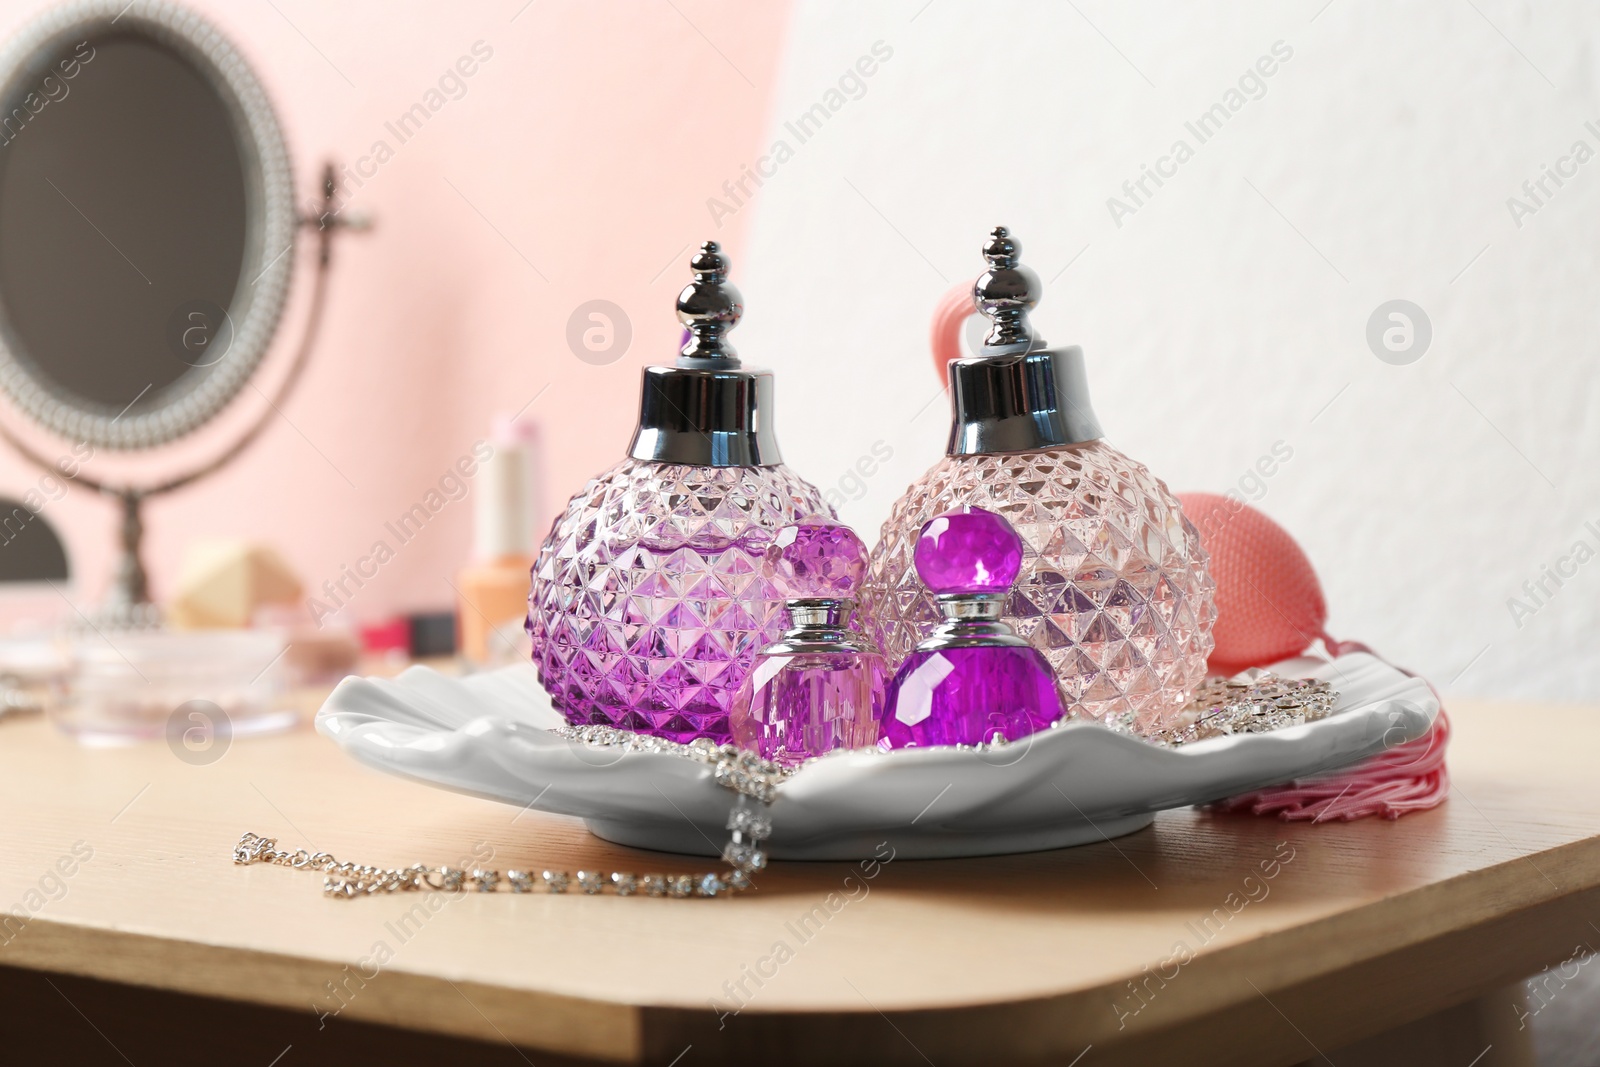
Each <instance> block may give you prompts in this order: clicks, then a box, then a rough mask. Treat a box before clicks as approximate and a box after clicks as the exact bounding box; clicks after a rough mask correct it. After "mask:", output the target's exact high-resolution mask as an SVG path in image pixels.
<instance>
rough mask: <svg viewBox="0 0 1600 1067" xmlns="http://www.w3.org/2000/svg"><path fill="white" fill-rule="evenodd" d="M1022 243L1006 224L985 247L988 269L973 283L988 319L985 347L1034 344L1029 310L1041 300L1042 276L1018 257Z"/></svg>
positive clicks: (992, 234)
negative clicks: (1040, 283)
mask: <svg viewBox="0 0 1600 1067" xmlns="http://www.w3.org/2000/svg"><path fill="white" fill-rule="evenodd" d="M1021 252H1022V245H1021V244H1020V243H1018V241H1017V240H1016V238H1014V237H1012V236H1011V232H1010V231H1009V230H1007V229H1006V228H1005V227H1004V226H996V227H995V228H994V229H993V230H992V231H991V232H990V234H989V241H988V243H987V244H985V245H984V246H983V258H984V259H986V260H988V261H989V269H988V270H986V271H984V272H983V273H982V274H980V275H978V280H977V281H976V282H973V283H972V301H973V303H974V304H976V305H977V308H978V310H979V311H981V312H983V313H984V314H985V315H986V316H988V318H989V322H990V327H989V335H988V336H987V337H985V338H984V339H983V346H984V348H986V349H988V348H1011V347H1012V346H1021V347H1022V350H1023V351H1026V350H1027V347H1028V346H1029V345H1031V344H1032V343H1033V340H1034V336H1033V327H1032V325H1031V324H1030V323H1029V322H1028V312H1029V311H1031V310H1032V309H1033V308H1034V306H1035V305H1037V304H1038V303H1039V295H1040V288H1039V276H1038V275H1037V274H1035V273H1033V271H1031V270H1029V269H1028V268H1027V267H1024V266H1023V265H1022V263H1021V262H1020V260H1019V258H1018V257H1019V255H1020V253H1021Z"/></svg>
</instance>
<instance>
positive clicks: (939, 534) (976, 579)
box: [883, 508, 1066, 748]
mask: <svg viewBox="0 0 1600 1067" xmlns="http://www.w3.org/2000/svg"><path fill="white" fill-rule="evenodd" d="M913 554H914V556H915V558H916V568H917V574H918V575H919V576H920V577H921V579H922V582H923V584H924V585H926V586H927V588H928V591H929V592H930V593H932V594H933V595H934V596H935V597H936V598H937V602H938V605H939V611H940V612H941V613H942V614H943V615H944V621H943V622H942V623H940V624H939V625H938V626H937V627H936V628H935V629H934V631H933V632H932V633H931V634H929V635H928V637H927V638H926V639H924V640H923V641H922V642H920V643H919V644H918V645H917V647H916V648H915V649H913V650H912V652H911V654H910V655H909V656H907V657H906V659H905V662H904V663H902V664H901V665H900V669H899V670H898V671H897V672H896V673H895V676H894V682H893V683H892V684H891V685H890V687H889V699H888V706H887V707H886V708H885V709H884V714H883V742H884V744H885V745H886V746H887V747H889V748H905V747H907V746H909V745H975V744H979V743H981V742H984V741H992V740H994V739H995V738H996V736H999V737H1003V738H1005V739H1006V740H1007V741H1015V740H1017V739H1019V738H1023V737H1026V736H1028V735H1029V734H1031V733H1036V732H1038V731H1039V730H1043V729H1045V728H1046V727H1048V726H1051V725H1052V724H1054V723H1056V722H1059V721H1060V720H1061V718H1062V717H1063V716H1064V715H1065V714H1066V708H1065V707H1064V706H1063V705H1062V703H1061V693H1060V691H1059V690H1058V689H1057V688H1056V677H1055V672H1053V671H1052V670H1051V669H1050V664H1049V661H1047V660H1046V659H1045V658H1044V656H1043V655H1042V654H1041V653H1040V652H1039V650H1038V649H1036V648H1034V647H1033V646H1032V645H1030V644H1029V643H1028V642H1027V640H1026V639H1025V638H1023V637H1021V636H1019V635H1018V634H1017V632H1016V631H1015V630H1013V629H1012V628H1011V627H1010V626H1008V625H1006V623H1004V622H1002V621H1001V619H1000V615H1001V612H1002V611H1003V610H1004V608H1005V601H1006V594H1007V593H1009V592H1010V590H1011V585H1012V583H1013V582H1015V581H1016V580H1017V575H1018V573H1020V572H1021V570H1022V538H1020V537H1018V536H1017V532H1016V531H1015V530H1013V529H1012V528H1011V524H1010V523H1008V522H1006V520H1005V519H1002V518H1001V517H1000V516H998V515H996V514H995V513H994V512H992V511H985V510H983V509H982V508H963V509H961V510H959V511H952V512H948V513H946V514H944V515H939V516H937V517H935V518H933V519H930V520H929V521H928V522H927V523H926V524H925V525H924V526H923V527H922V532H921V534H920V535H919V536H918V537H917V543H916V548H915V549H914V553H913Z"/></svg>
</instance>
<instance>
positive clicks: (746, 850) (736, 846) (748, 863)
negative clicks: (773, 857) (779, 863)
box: [722, 841, 767, 871]
mask: <svg viewBox="0 0 1600 1067" xmlns="http://www.w3.org/2000/svg"><path fill="white" fill-rule="evenodd" d="M722 862H724V863H726V864H727V865H728V866H730V867H737V868H738V869H739V870H741V871H759V870H760V869H761V868H763V867H765V866H766V865H767V854H766V853H765V852H762V851H761V850H760V849H759V848H757V847H756V846H755V845H748V844H741V843H740V842H737V841H730V842H728V844H727V846H726V847H725V848H723V850H722Z"/></svg>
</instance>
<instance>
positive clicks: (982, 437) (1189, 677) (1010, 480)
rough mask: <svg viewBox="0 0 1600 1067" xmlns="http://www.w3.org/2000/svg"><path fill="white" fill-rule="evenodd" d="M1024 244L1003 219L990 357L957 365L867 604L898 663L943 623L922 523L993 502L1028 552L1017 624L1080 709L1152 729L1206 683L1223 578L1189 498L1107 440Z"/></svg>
mask: <svg viewBox="0 0 1600 1067" xmlns="http://www.w3.org/2000/svg"><path fill="white" fill-rule="evenodd" d="M1019 251H1020V247H1019V245H1018V244H1017V242H1016V241H1015V240H1014V239H1013V238H1012V237H1011V236H1010V234H1009V233H1007V231H1006V229H1005V228H1004V227H998V228H996V229H995V230H994V232H993V233H992V234H991V235H990V237H989V241H988V243H987V244H986V245H985V247H984V250H983V254H984V257H985V259H986V260H987V261H988V264H989V267H988V269H987V270H986V271H985V272H984V273H983V274H982V275H980V276H979V278H978V280H977V281H976V282H975V283H974V285H973V297H974V302H975V305H976V307H977V310H978V311H981V312H982V313H983V314H984V315H986V316H987V317H988V318H989V319H990V320H991V323H990V330H989V334H988V336H987V338H986V339H985V341H984V347H983V353H982V354H981V355H979V356H975V357H971V358H967V359H958V360H954V361H952V362H951V363H950V366H949V374H950V391H951V402H952V405H953V408H954V421H953V424H952V426H951V430H950V444H949V448H948V449H947V455H946V456H945V458H944V459H942V460H940V461H939V462H938V463H937V464H935V465H934V467H933V469H932V470H930V471H929V472H928V473H927V474H925V475H923V476H922V478H921V479H920V480H918V481H916V482H914V483H912V485H911V487H910V488H909V489H907V490H906V493H905V495H904V496H902V497H901V498H900V500H899V501H898V502H897V503H896V504H895V505H894V508H893V509H892V511H891V512H890V514H889V519H888V521H887V522H885V523H884V526H883V532H882V534H881V536H880V538H879V540H878V544H877V546H876V547H875V548H874V549H873V552H872V565H871V569H870V572H869V574H868V577H867V581H866V583H865V584H864V586H863V590H862V599H863V601H864V603H865V605H866V607H867V610H868V612H869V613H870V614H871V616H872V618H873V620H874V623H875V625H876V627H877V635H878V641H879V646H880V647H881V648H882V649H883V652H884V655H885V656H887V657H888V658H889V661H890V662H891V663H898V662H899V661H900V660H901V659H902V658H903V657H904V656H906V655H907V654H908V653H909V652H910V651H911V649H912V648H913V647H914V646H915V645H916V643H917V641H918V639H919V637H920V636H921V634H922V633H924V632H925V631H926V630H927V629H928V627H930V626H932V625H933V624H934V623H936V622H937V621H938V619H939V612H938V610H937V608H936V605H935V602H934V597H933V595H932V594H931V593H929V592H928V591H927V590H926V589H925V588H924V587H923V585H922V583H921V582H919V581H918V580H917V575H916V571H915V569H914V568H913V566H912V556H913V552H914V550H915V547H916V543H917V538H918V536H919V533H920V531H921V529H922V526H923V524H924V523H926V522H927V521H928V520H929V519H931V518H933V517H934V516H935V515H939V514H941V513H943V512H946V511H951V510H954V509H955V508H957V507H959V506H962V505H974V506H977V507H982V508H987V509H988V510H990V511H993V512H996V513H997V514H999V515H1002V516H1004V517H1005V518H1006V519H1007V520H1008V521H1009V522H1010V523H1011V525H1012V526H1013V527H1014V528H1015V529H1016V531H1017V533H1018V534H1020V535H1021V537H1022V539H1023V542H1024V543H1025V545H1026V550H1025V552H1024V554H1023V560H1022V574H1021V577H1020V579H1019V580H1018V582H1017V584H1016V586H1015V587H1014V588H1013V590H1012V592H1011V595H1010V598H1009V599H1008V600H1007V602H1006V610H1005V618H1006V621H1007V622H1009V623H1010V624H1011V626H1012V627H1013V628H1014V629H1015V630H1016V631H1017V632H1018V633H1019V634H1021V635H1022V636H1023V637H1026V638H1027V639H1028V640H1029V641H1030V642H1031V643H1032V644H1033V646H1034V647H1035V648H1037V649H1039V651H1041V652H1043V653H1044V654H1045V657H1046V658H1047V659H1048V660H1049V661H1050V665H1051V666H1052V667H1053V668H1054V669H1055V672H1056V676H1057V678H1058V680H1059V682H1060V685H1061V692H1062V695H1063V697H1064V698H1065V699H1066V701H1067V705H1068V712H1069V714H1071V715H1074V716H1081V717H1088V718H1094V719H1099V720H1101V721H1105V722H1110V723H1113V724H1117V725H1123V726H1130V727H1134V728H1138V729H1147V728H1153V727H1155V726H1159V725H1161V724H1162V723H1163V722H1165V720H1166V719H1167V718H1169V717H1170V716H1171V715H1173V714H1175V713H1176V712H1177V711H1178V710H1180V709H1181V708H1182V707H1183V705H1184V703H1185V701H1186V700H1187V699H1188V697H1189V695H1190V693H1192V692H1193V690H1194V688H1195V687H1196V686H1198V685H1199V684H1200V682H1201V681H1202V680H1203V679H1204V678H1205V673H1206V657H1207V655H1209V653H1210V651H1211V627H1212V623H1213V622H1214V621H1215V620H1216V605H1215V603H1214V594H1215V585H1214V583H1213V582H1212V580H1211V576H1210V574H1209V573H1208V572H1207V570H1206V564H1207V558H1206V554H1205V550H1204V549H1203V548H1202V547H1201V545H1200V536H1199V534H1198V533H1197V532H1196V530H1195V528H1194V525H1193V524H1192V523H1190V522H1189V521H1188V520H1187V519H1185V518H1184V517H1183V511H1182V509H1181V508H1180V507H1179V505H1178V501H1177V498H1176V497H1174V496H1173V495H1172V493H1171V492H1169V491H1168V489H1167V487H1166V486H1165V485H1163V484H1162V483H1161V481H1160V480H1159V479H1157V478H1156V477H1155V476H1154V475H1152V474H1151V473H1150V471H1149V470H1148V469H1147V468H1146V467H1145V466H1144V465H1143V464H1141V463H1138V462H1136V461H1135V460H1132V459H1129V458H1128V457H1127V456H1125V455H1123V454H1122V453H1121V452H1118V451H1117V450H1116V449H1114V448H1112V447H1111V446H1110V445H1108V444H1105V443H1104V442H1103V441H1101V440H1100V436H1101V430H1100V425H1099V422H1098V421H1097V420H1096V419H1095V416H1094V411H1093V409H1092V408H1091V407H1090V404H1089V393H1088V385H1087V380H1086V377H1085V374H1084V362H1083V351H1082V350H1081V349H1079V348H1076V347H1072V348H1062V349H1050V348H1046V347H1045V344H1044V341H1043V339H1042V338H1038V337H1036V336H1034V334H1033V332H1032V329H1031V327H1030V325H1029V322H1028V317H1027V316H1028V311H1029V310H1030V309H1031V308H1032V307H1033V306H1034V305H1035V304H1037V303H1038V300H1039V282H1038V278H1037V277H1036V276H1035V275H1034V273H1033V272H1032V271H1031V270H1029V269H1028V268H1026V267H1024V266H1022V265H1021V264H1020V263H1019V262H1018V258H1017V257H1018V252H1019Z"/></svg>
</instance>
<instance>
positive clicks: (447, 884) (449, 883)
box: [439, 867, 467, 893]
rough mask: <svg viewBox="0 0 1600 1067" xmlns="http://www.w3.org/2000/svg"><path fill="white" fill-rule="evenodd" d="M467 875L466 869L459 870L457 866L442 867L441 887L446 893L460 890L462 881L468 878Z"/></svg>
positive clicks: (440, 872) (440, 870)
mask: <svg viewBox="0 0 1600 1067" xmlns="http://www.w3.org/2000/svg"><path fill="white" fill-rule="evenodd" d="M466 877H467V872H466V871H463V870H458V869H457V868H455V867H440V868H439V882H440V885H439V888H440V889H443V890H444V891H445V892H446V893H454V892H457V891H458V890H460V888H461V883H462V882H463V881H465V880H466Z"/></svg>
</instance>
